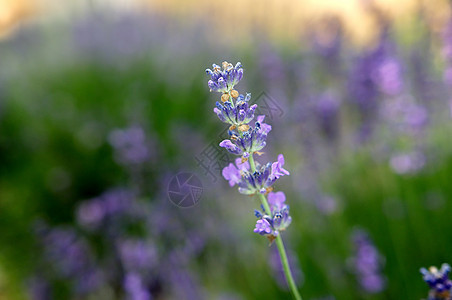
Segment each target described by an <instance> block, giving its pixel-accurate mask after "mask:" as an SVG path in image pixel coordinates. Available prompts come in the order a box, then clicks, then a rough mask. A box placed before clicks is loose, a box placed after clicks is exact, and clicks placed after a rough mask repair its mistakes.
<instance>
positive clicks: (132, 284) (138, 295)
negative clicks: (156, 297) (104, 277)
mask: <svg viewBox="0 0 452 300" xmlns="http://www.w3.org/2000/svg"><path fill="white" fill-rule="evenodd" d="M124 289H125V291H126V293H127V299H130V300H151V299H153V297H152V296H151V294H150V293H149V291H147V290H146V288H145V287H144V285H143V282H142V278H141V277H140V276H139V275H138V274H135V273H127V274H126V276H125V279H124Z"/></svg>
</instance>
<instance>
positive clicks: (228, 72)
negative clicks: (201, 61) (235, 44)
mask: <svg viewBox="0 0 452 300" xmlns="http://www.w3.org/2000/svg"><path fill="white" fill-rule="evenodd" d="M212 66H213V71H212V70H211V69H206V73H207V74H208V75H210V80H209V82H208V83H207V85H208V86H209V88H210V91H211V92H219V93H228V92H230V91H231V90H232V89H233V88H234V86H235V85H236V84H237V83H239V81H240V80H241V79H242V77H243V69H242V64H241V63H240V62H238V63H237V64H236V65H235V67H234V66H233V65H232V64H231V63H228V62H226V61H224V62H223V63H222V66H223V69H221V67H220V66H218V65H216V64H213V65H212Z"/></svg>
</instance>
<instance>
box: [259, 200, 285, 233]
mask: <svg viewBox="0 0 452 300" xmlns="http://www.w3.org/2000/svg"><path fill="white" fill-rule="evenodd" d="M285 201H286V195H284V193H283V192H277V193H273V192H270V193H269V194H268V204H269V205H270V210H271V212H267V211H265V209H264V208H262V210H263V213H261V212H260V211H258V210H256V211H255V212H254V214H255V216H256V217H257V218H258V219H259V220H258V222H259V221H261V220H265V221H266V222H268V224H269V225H270V228H271V229H272V232H271V234H272V235H274V236H276V235H278V232H279V231H282V230H285V229H286V228H287V227H289V225H290V223H291V222H292V217H290V216H289V206H288V205H286V204H285V203H284V202H285ZM254 232H256V230H255V231H254ZM260 234H261V233H260ZM267 234H268V233H267Z"/></svg>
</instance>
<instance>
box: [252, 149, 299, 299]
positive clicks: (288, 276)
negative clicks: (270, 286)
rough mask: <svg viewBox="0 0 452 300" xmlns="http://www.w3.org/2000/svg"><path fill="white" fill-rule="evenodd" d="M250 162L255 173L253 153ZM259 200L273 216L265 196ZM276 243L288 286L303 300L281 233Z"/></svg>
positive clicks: (261, 195) (296, 297)
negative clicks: (291, 269)
mask: <svg viewBox="0 0 452 300" xmlns="http://www.w3.org/2000/svg"><path fill="white" fill-rule="evenodd" d="M248 161H249V163H250V168H251V172H253V173H254V172H255V171H256V164H255V163H254V158H253V153H250V156H249V157H248ZM259 199H260V200H261V203H262V206H263V207H264V209H265V212H266V213H268V214H271V210H270V206H269V205H268V202H267V198H266V197H265V195H263V194H260V193H259ZM275 241H276V246H277V247H278V251H279V256H280V257H281V264H282V266H283V269H284V274H285V275H286V280H287V284H288V285H289V288H290V290H291V291H292V294H293V296H294V298H295V299H296V300H302V299H301V296H300V293H299V292H298V289H297V285H296V284H295V280H294V279H293V276H292V272H291V271H290V265H289V260H288V259H287V254H286V249H285V248H284V243H283V240H282V236H281V232H280V233H279V234H278V236H276V239H275Z"/></svg>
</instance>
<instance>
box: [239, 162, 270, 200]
mask: <svg viewBox="0 0 452 300" xmlns="http://www.w3.org/2000/svg"><path fill="white" fill-rule="evenodd" d="M270 168H271V165H270V163H267V164H266V165H264V166H260V165H257V166H256V172H254V173H252V174H251V173H249V172H243V174H242V180H240V182H239V183H238V186H239V193H241V194H244V195H253V194H256V193H262V194H264V193H266V192H267V189H268V188H269V187H270V186H271V185H272V184H273V183H274V182H275V180H276V179H274V178H271V177H270Z"/></svg>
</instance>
